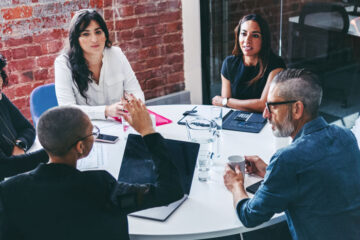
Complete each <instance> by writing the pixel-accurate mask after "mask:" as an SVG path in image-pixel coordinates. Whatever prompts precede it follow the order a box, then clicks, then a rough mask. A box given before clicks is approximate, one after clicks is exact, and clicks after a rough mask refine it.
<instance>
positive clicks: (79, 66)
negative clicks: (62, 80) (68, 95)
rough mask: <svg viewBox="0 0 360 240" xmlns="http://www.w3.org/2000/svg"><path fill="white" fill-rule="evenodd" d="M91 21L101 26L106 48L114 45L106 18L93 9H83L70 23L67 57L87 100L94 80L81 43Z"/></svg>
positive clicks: (81, 91) (80, 89)
mask: <svg viewBox="0 0 360 240" xmlns="http://www.w3.org/2000/svg"><path fill="white" fill-rule="evenodd" d="M91 21H95V22H97V23H98V24H99V26H100V28H101V30H102V31H103V32H104V34H105V37H106V41H105V47H107V48H110V47H111V46H112V43H111V41H110V36H109V30H108V28H107V26H106V23H105V20H104V18H103V17H102V16H101V15H100V14H99V13H98V12H97V11H95V10H93V9H82V10H79V11H77V12H76V13H75V15H74V16H73V18H72V19H71V22H70V29H69V49H68V50H67V55H68V57H69V66H70V68H71V72H72V77H73V79H74V82H75V84H76V86H77V87H78V89H79V92H80V94H81V96H83V97H84V98H85V99H86V100H87V96H86V94H85V91H87V90H88V87H89V82H91V81H92V80H91V79H90V78H89V75H92V72H91V71H90V70H89V68H88V65H87V63H86V61H85V58H84V53H83V51H82V49H81V46H80V43H79V37H80V34H81V33H82V32H83V31H84V30H85V29H86V28H87V27H88V26H89V24H90V22H91Z"/></svg>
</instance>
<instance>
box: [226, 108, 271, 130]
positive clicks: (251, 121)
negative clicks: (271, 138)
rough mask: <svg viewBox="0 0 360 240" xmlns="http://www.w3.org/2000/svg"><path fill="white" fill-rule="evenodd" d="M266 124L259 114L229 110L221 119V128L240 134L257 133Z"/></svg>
mask: <svg viewBox="0 0 360 240" xmlns="http://www.w3.org/2000/svg"><path fill="white" fill-rule="evenodd" d="M265 124H266V119H265V118H263V116H262V114H261V113H252V112H245V111H240V110H237V111H234V110H231V111H230V112H228V113H227V114H226V115H225V116H224V117H223V124H222V128H223V129H225V130H233V131H240V132H251V133H259V132H260V131H261V129H263V127H264V126H265Z"/></svg>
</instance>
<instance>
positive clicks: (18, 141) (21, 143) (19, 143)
mask: <svg viewBox="0 0 360 240" xmlns="http://www.w3.org/2000/svg"><path fill="white" fill-rule="evenodd" d="M15 145H16V146H17V147H19V148H21V149H22V150H24V152H26V150H27V146H26V143H24V142H23V141H21V140H16V142H15Z"/></svg>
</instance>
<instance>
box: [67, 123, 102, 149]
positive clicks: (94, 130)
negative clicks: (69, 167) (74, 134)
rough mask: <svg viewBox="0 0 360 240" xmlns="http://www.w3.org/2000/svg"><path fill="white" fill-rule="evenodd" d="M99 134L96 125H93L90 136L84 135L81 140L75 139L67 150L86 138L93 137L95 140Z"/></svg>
mask: <svg viewBox="0 0 360 240" xmlns="http://www.w3.org/2000/svg"><path fill="white" fill-rule="evenodd" d="M99 134H100V129H99V127H98V126H96V125H93V130H92V132H91V134H89V135H86V136H85V137H82V138H79V139H77V140H76V141H75V142H74V143H73V144H71V145H70V146H69V150H70V149H71V148H72V147H73V146H74V145H75V144H76V143H78V142H79V141H82V140H84V139H86V138H88V137H90V136H94V138H95V139H96V138H97V137H98V136H99Z"/></svg>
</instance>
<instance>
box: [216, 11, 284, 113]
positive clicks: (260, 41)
mask: <svg viewBox="0 0 360 240" xmlns="http://www.w3.org/2000/svg"><path fill="white" fill-rule="evenodd" d="M234 32H235V46H234V49H233V51H232V55H231V56H228V57H226V58H225V60H224V62H223V65H222V68H221V96H215V97H214V98H213V99H212V104H213V105H216V106H223V107H231V108H235V109H239V110H243V111H250V112H262V111H263V109H264V107H265V102H266V98H267V94H268V91H269V86H270V83H271V81H272V79H273V78H274V76H275V75H276V74H277V73H278V72H280V71H282V70H283V69H284V68H285V63H284V61H283V60H282V59H281V58H280V57H278V56H276V55H275V54H274V53H273V51H272V50H271V41H270V30H269V26H268V24H267V22H266V21H265V20H264V19H263V18H262V17H261V16H260V15H258V14H249V15H246V16H244V17H243V18H242V19H241V20H240V21H239V24H238V25H237V26H236V28H235V31H234Z"/></svg>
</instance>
